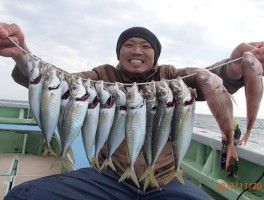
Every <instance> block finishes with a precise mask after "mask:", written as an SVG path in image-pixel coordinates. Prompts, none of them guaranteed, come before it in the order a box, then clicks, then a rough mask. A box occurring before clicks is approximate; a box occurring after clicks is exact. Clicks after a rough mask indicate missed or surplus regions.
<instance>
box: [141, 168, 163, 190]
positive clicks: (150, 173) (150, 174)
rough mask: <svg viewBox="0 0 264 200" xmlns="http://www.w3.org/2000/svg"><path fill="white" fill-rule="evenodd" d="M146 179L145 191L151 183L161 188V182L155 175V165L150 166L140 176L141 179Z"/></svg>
mask: <svg viewBox="0 0 264 200" xmlns="http://www.w3.org/2000/svg"><path fill="white" fill-rule="evenodd" d="M143 180H144V191H146V189H147V187H148V186H149V184H151V185H152V186H153V187H157V188H159V184H158V182H157V180H156V178H155V176H154V168H153V166H148V167H147V168H146V170H145V171H144V173H143V174H142V176H141V177H140V179H139V181H143Z"/></svg>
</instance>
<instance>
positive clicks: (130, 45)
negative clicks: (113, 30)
mask: <svg viewBox="0 0 264 200" xmlns="http://www.w3.org/2000/svg"><path fill="white" fill-rule="evenodd" d="M124 46H125V47H132V46H133V45H132V44H129V43H126V44H124Z"/></svg>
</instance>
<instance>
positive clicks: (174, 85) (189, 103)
mask: <svg viewBox="0 0 264 200" xmlns="http://www.w3.org/2000/svg"><path fill="white" fill-rule="evenodd" d="M170 87H171V89H172V91H173V96H174V99H175V109H174V113H173V119H172V124H171V127H172V130H171V140H170V141H171V145H172V152H173V157H174V164H175V169H174V171H172V173H171V174H170V175H169V176H168V178H167V179H166V180H165V181H164V184H165V185H166V184H168V183H169V182H170V181H172V180H173V178H174V177H176V178H177V179H178V180H179V182H181V183H182V184H185V182H184V180H183V177H182V175H183V172H182V170H181V169H180V164H181V161H182V159H183V158H184V156H185V154H186V151H187V149H188V147H189V144H190V142H191V139H192V134H193V124H194V115H195V96H196V92H195V91H194V90H192V89H190V88H188V87H187V85H185V83H184V82H183V80H182V79H181V78H180V77H178V78H177V79H175V80H173V81H172V82H171V83H170Z"/></svg>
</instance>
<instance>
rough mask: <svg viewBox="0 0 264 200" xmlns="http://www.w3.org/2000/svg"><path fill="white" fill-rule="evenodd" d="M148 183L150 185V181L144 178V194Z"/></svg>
mask: <svg viewBox="0 0 264 200" xmlns="http://www.w3.org/2000/svg"><path fill="white" fill-rule="evenodd" d="M149 183H150V179H149V178H145V181H144V188H143V190H144V192H145V191H146V189H147V188H148V186H149Z"/></svg>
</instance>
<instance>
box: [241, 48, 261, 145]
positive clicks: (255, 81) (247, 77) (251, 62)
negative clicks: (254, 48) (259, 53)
mask: <svg viewBox="0 0 264 200" xmlns="http://www.w3.org/2000/svg"><path fill="white" fill-rule="evenodd" d="M241 66H242V72H243V79H244V83H245V96H246V107H247V129H246V133H245V134H244V136H243V138H242V139H241V140H240V141H239V142H238V144H237V145H241V144H244V145H245V144H246V142H247V141H248V138H249V136H250V132H251V130H252V128H253V126H254V123H255V121H256V118H257V114H258V110H259V106H260V102H261V99H262V96H263V80H262V74H263V68H262V64H261V62H260V61H259V60H258V59H257V58H256V57H255V56H254V55H253V54H252V53H250V52H245V53H244V54H243V61H242V63H241Z"/></svg>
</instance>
